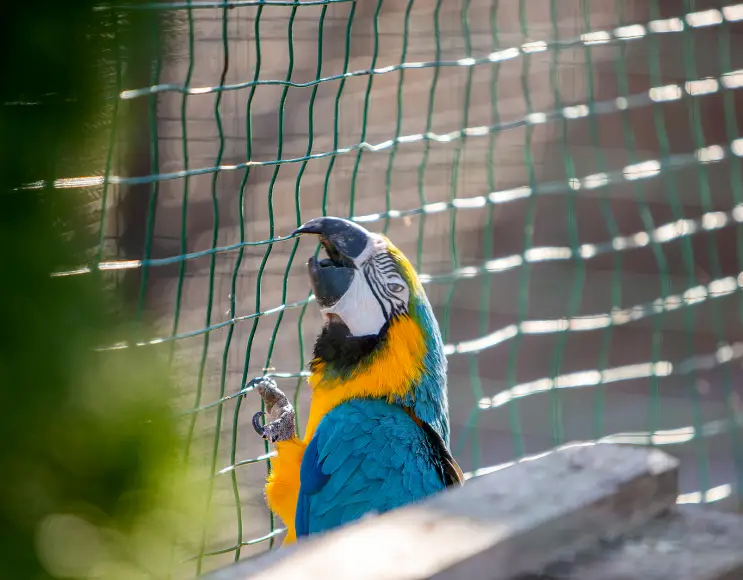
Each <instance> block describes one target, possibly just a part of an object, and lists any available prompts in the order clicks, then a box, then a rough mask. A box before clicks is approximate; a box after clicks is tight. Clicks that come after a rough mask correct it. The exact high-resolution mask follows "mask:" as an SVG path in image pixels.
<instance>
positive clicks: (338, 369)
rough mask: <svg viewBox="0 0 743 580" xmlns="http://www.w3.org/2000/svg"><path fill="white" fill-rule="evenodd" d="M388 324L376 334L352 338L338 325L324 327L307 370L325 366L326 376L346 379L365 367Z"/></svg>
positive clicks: (385, 333) (348, 332)
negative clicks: (316, 366) (318, 364)
mask: <svg viewBox="0 0 743 580" xmlns="http://www.w3.org/2000/svg"><path fill="white" fill-rule="evenodd" d="M388 327H389V325H388V324H385V325H384V327H382V330H381V331H380V333H379V334H373V335H368V336H352V335H351V332H350V331H349V330H348V327H347V326H346V325H345V324H343V323H342V322H339V321H331V322H330V323H328V324H327V325H325V326H324V327H323V329H322V332H321V333H320V336H318V337H317V340H316V341H315V348H314V357H315V358H314V360H313V361H312V362H311V363H310V370H311V371H314V370H315V364H316V363H317V362H323V363H325V371H326V373H327V372H328V371H330V373H332V374H335V375H340V376H341V377H345V376H349V375H350V374H351V373H352V372H353V371H355V370H358V369H359V368H360V367H363V366H364V365H365V364H367V363H369V362H370V360H371V356H372V355H373V354H374V352H375V351H376V350H377V349H378V348H379V347H380V346H381V345H382V343H383V342H384V339H385V337H386V335H387V328H388Z"/></svg>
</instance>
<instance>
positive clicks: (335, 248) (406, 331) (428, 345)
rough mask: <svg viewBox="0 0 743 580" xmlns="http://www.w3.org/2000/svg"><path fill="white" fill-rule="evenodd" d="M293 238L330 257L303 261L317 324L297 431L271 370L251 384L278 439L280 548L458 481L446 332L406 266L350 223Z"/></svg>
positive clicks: (256, 421) (275, 492)
mask: <svg viewBox="0 0 743 580" xmlns="http://www.w3.org/2000/svg"><path fill="white" fill-rule="evenodd" d="M294 233H295V234H314V235H317V236H319V239H320V243H321V244H322V246H323V247H324V249H325V252H326V253H327V258H324V259H316V258H313V257H311V258H309V260H308V262H307V268H308V271H309V279H310V284H311V286H312V290H313V292H314V295H315V297H316V300H317V304H318V305H319V308H320V312H321V313H322V316H323V321H324V326H323V328H322V331H321V332H320V334H319V336H318V337H317V340H316V342H315V345H314V357H313V359H312V361H311V363H310V365H309V369H310V376H309V378H308V382H309V384H310V387H311V403H310V409H309V419H308V422H307V428H306V431H305V435H304V438H302V439H300V438H298V437H297V436H296V435H295V414H294V409H293V407H292V405H291V404H290V403H289V401H288V400H287V398H286V396H285V395H284V394H283V393H282V392H281V391H280V390H279V389H278V387H277V386H276V383H275V382H274V381H273V380H272V379H270V378H268V377H260V378H258V379H256V383H255V385H254V386H255V387H256V390H257V391H258V392H259V394H260V395H261V397H262V398H263V400H264V403H265V409H266V411H267V412H268V419H270V421H269V422H268V423H267V424H266V425H265V426H262V425H261V417H262V416H263V415H264V413H263V412H259V413H256V414H255V415H254V416H253V427H254V428H255V430H256V431H257V432H258V434H259V435H261V436H262V437H263V438H264V439H266V440H268V441H270V442H271V443H275V445H276V450H277V455H276V456H275V457H274V458H273V459H272V461H271V469H270V474H269V476H268V478H267V481H266V487H265V494H266V500H267V503H268V506H269V508H270V509H271V510H272V511H273V512H274V513H275V514H276V515H278V516H279V517H280V518H281V519H282V520H283V522H284V524H285V525H286V527H287V535H286V538H285V540H284V543H285V544H286V543H291V542H294V541H295V540H296V539H297V538H300V537H303V536H307V535H310V534H315V533H319V532H324V531H326V530H330V529H332V528H335V527H337V526H340V525H342V524H345V523H348V522H351V521H353V520H356V519H358V518H360V517H361V516H363V515H364V514H366V513H370V512H376V513H382V512H385V511H387V510H390V509H393V508H396V507H399V506H402V505H405V504H408V503H410V502H414V501H417V500H420V499H422V498H424V497H426V496H428V495H430V494H433V493H436V492H438V491H440V490H443V489H444V488H445V487H447V486H450V485H462V484H463V483H464V476H463V474H462V470H461V469H460V468H459V465H458V464H457V462H456V461H455V460H454V458H453V457H452V455H451V452H450V450H449V417H448V402H447V392H446V368H447V365H446V358H445V356H444V351H443V343H442V339H441V333H440V331H439V327H438V324H437V322H436V319H435V317H434V314H433V311H432V309H431V305H430V304H429V302H428V299H427V297H426V294H425V292H424V290H423V287H422V285H421V283H420V280H419V279H418V276H417V274H416V272H415V270H414V269H413V267H412V265H411V264H410V262H409V261H408V260H407V258H405V256H404V255H403V253H402V252H401V251H400V250H399V249H397V248H396V247H395V246H394V245H393V244H392V243H391V242H390V241H389V240H388V239H387V238H386V237H385V236H382V235H379V234H375V233H371V232H369V231H367V230H366V229H365V228H363V227H361V226H360V225H358V224H356V223H354V222H351V221H348V220H345V219H341V218H336V217H320V218H315V219H312V220H310V221H308V222H307V223H305V224H304V225H303V226H301V227H300V228H298V229H297V230H296V231H295V232H294Z"/></svg>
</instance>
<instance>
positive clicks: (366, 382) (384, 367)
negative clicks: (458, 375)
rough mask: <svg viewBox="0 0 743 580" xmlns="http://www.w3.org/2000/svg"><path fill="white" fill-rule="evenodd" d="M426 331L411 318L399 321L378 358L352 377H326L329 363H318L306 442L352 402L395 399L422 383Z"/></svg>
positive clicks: (375, 357)
mask: <svg viewBox="0 0 743 580" xmlns="http://www.w3.org/2000/svg"><path fill="white" fill-rule="evenodd" d="M424 355H425V342H424V337H423V331H422V330H421V328H420V327H419V326H418V324H416V323H415V322H414V321H413V320H412V319H411V318H410V317H409V316H402V317H400V318H398V319H396V320H395V321H394V322H393V323H392V324H391V325H390V327H389V329H388V330H387V336H386V338H385V341H384V344H383V345H382V347H381V348H380V350H379V351H378V352H377V353H376V354H375V355H374V359H373V360H372V361H371V363H370V364H367V365H366V366H365V367H364V368H363V369H359V370H358V371H357V372H355V373H354V374H353V375H351V376H350V377H348V378H345V379H340V378H331V377H325V376H324V371H325V363H323V362H315V363H314V372H313V373H312V374H311V375H310V377H309V379H308V382H309V383H310V386H311V387H312V402H311V404H310V416H309V419H308V422H307V430H306V432H305V436H304V440H305V441H309V440H310V439H312V436H313V435H314V434H315V429H317V425H318V424H319V423H320V420H321V419H322V418H323V417H324V416H325V415H326V414H327V413H328V412H329V411H330V410H331V409H333V408H335V407H337V406H338V405H340V404H341V403H344V402H345V401H348V400H349V399H356V398H362V397H374V398H387V399H388V400H390V401H391V400H392V399H394V397H396V396H403V395H405V394H406V393H407V392H408V391H409V390H410V387H411V385H413V384H415V383H417V382H418V380H419V379H420V376H421V372H422V367H423V356H424Z"/></svg>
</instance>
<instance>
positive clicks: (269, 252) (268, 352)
mask: <svg viewBox="0 0 743 580" xmlns="http://www.w3.org/2000/svg"><path fill="white" fill-rule="evenodd" d="M134 8H136V9H145V10H162V11H169V12H171V13H172V14H173V19H174V21H175V22H177V27H176V29H177V31H178V32H177V34H176V35H175V37H174V39H173V41H172V42H171V45H172V46H169V47H168V49H167V50H165V49H163V51H162V54H161V57H160V58H159V59H158V60H157V61H156V62H154V63H152V67H151V68H150V69H149V70H148V71H146V74H144V75H143V84H142V86H141V87H124V86H120V85H119V86H118V95H117V99H116V114H118V111H119V109H120V108H123V107H132V108H133V107H136V106H142V107H145V106H146V116H147V119H148V121H149V122H148V125H147V127H146V128H145V127H139V128H137V131H138V132H139V133H141V134H144V132H145V131H146V133H147V134H146V136H143V137H142V138H141V142H140V145H141V146H142V147H143V148H144V150H145V151H146V155H145V154H143V155H142V159H140V163H139V165H137V166H136V167H133V168H132V167H126V168H117V163H116V155H115V154H114V150H115V149H116V148H117V146H118V145H120V142H121V135H120V133H121V132H122V128H121V127H119V126H118V125H117V124H116V123H114V125H113V127H114V129H113V134H112V136H111V141H110V145H109V156H108V167H107V170H106V174H105V175H104V176H101V177H94V178H81V179H71V180H61V181H60V183H59V184H58V185H59V186H60V187H80V186H91V185H99V186H101V187H102V190H103V197H102V210H103V211H102V212H101V224H100V225H101V240H100V248H99V251H98V254H97V259H96V260H95V263H93V264H91V265H89V266H87V267H86V268H83V269H81V270H80V271H81V272H85V271H89V270H91V269H99V270H102V271H114V272H116V273H118V274H123V275H124V276H126V275H130V274H131V275H132V276H133V279H134V280H136V283H137V287H138V289H137V290H136V292H135V293H136V297H137V301H138V304H139V313H140V316H142V317H148V318H152V319H154V320H155V321H156V322H157V326H158V327H159V328H160V329H161V331H162V333H161V334H160V335H159V336H156V337H142V339H141V342H140V343H139V345H140V346H142V347H150V346H153V345H156V344H162V343H166V344H165V346H166V347H167V348H168V349H169V352H170V355H171V358H172V361H173V367H174V370H175V372H180V373H182V375H183V376H182V380H181V383H182V385H183V397H184V402H183V406H184V409H185V411H184V429H185V432H186V437H187V442H188V443H187V449H185V450H184V453H185V457H186V458H187V459H188V460H189V461H191V462H201V463H202V464H205V465H207V466H208V469H209V470H210V473H212V474H213V479H212V482H211V484H210V485H211V493H210V497H211V503H210V505H209V506H205V510H206V512H205V513H207V514H208V516H209V518H210V520H211V521H212V522H214V523H216V525H215V526H214V527H215V528H216V529H217V532H216V533H209V534H207V532H206V530H205V532H204V537H203V538H202V543H201V545H200V546H198V547H196V549H195V553H194V561H195V566H196V569H197V570H202V569H204V568H212V567H216V566H218V565H221V564H224V563H226V562H228V561H231V560H232V559H239V558H241V557H245V556H248V555H252V554H255V553H258V552H260V551H263V550H264V549H266V548H267V547H269V546H272V545H274V542H275V540H276V539H277V538H278V537H279V536H280V534H281V532H282V528H281V527H280V522H278V521H275V520H274V519H273V517H272V516H271V515H270V514H269V512H268V511H267V509H266V508H265V505H264V502H263V497H262V481H263V479H264V478H265V475H266V473H267V467H268V466H269V464H270V457H271V453H270V449H269V448H268V447H267V446H266V445H265V444H264V443H263V442H261V441H260V440H259V439H258V438H257V437H256V436H255V435H254V434H253V432H252V430H251V429H250V428H249V418H250V416H251V415H252V413H253V412H254V411H255V410H258V405H259V404H260V401H259V398H258V397H257V395H253V394H251V392H250V388H249V387H247V386H246V385H247V384H248V381H249V380H250V379H251V378H252V377H253V376H256V375H260V374H263V373H264V372H265V373H267V374H270V375H272V376H274V377H275V378H277V380H279V381H280V386H281V387H282V388H284V389H285V390H286V391H288V392H289V393H291V395H292V396H293V398H294V403H295V406H296V407H298V409H299V417H300V425H299V427H300V431H301V427H302V424H301V423H302V421H301V418H302V417H303V416H304V413H306V408H307V401H308V393H307V387H306V385H305V384H304V380H303V377H304V375H305V369H306V363H307V362H308V358H307V357H308V355H309V352H308V351H309V349H310V346H311V344H312V340H313V336H314V335H315V334H316V333H317V332H318V330H319V328H320V324H321V322H320V319H319V316H318V313H317V312H316V311H315V309H313V308H312V307H311V303H312V296H311V294H309V285H308V283H307V280H306V276H305V273H304V267H303V264H304V258H305V256H306V255H309V254H311V253H312V252H313V251H315V250H316V248H314V247H310V246H309V245H308V246H306V247H305V246H304V244H308V243H309V242H302V244H303V245H302V247H301V248H300V242H299V240H297V239H293V238H290V237H289V236H288V235H287V234H288V233H289V232H291V231H292V229H293V228H294V227H296V226H297V225H299V224H301V223H303V222H304V221H306V220H307V219H309V218H311V217H315V216H317V215H321V214H330V215H341V216H349V217H352V218H353V219H355V220H357V221H358V222H360V223H363V224H365V225H366V226H367V227H369V228H370V229H376V230H377V231H383V232H385V233H387V234H388V235H389V237H390V238H391V239H392V240H393V241H394V242H395V243H396V245H398V246H399V247H401V248H402V249H403V250H404V251H405V252H406V253H407V255H408V256H409V257H410V258H411V260H412V261H413V262H414V264H415V265H416V267H417V269H418V271H419V272H420V273H421V278H422V280H423V282H424V284H425V288H426V290H427V292H428V294H429V297H430V298H431V301H432V304H433V305H434V308H435V310H436V313H437V316H438V318H439V322H440V324H441V327H442V332H443V334H444V338H445V342H446V352H447V355H448V357H449V364H450V376H449V383H450V386H449V388H450V398H451V416H452V425H453V450H454V452H455V455H456V456H457V458H458V459H459V461H460V463H461V464H462V465H463V467H464V468H465V469H466V470H468V471H469V472H470V474H472V473H479V472H482V471H483V470H487V469H490V468H492V466H493V465H498V464H501V463H503V462H507V461H511V460H514V459H519V458H522V457H524V456H525V455H526V454H529V453H536V452H540V451H544V450H546V449H549V448H550V447H552V446H554V445H558V444H561V443H564V442H566V441H567V440H571V439H594V440H607V441H616V442H622V443H630V444H642V445H647V444H651V445H668V446H669V449H670V450H671V452H673V453H675V454H677V455H679V456H680V457H681V458H682V465H683V466H684V470H683V473H682V487H683V488H684V489H683V491H684V495H683V496H682V498H681V500H682V501H711V500H715V499H723V498H725V497H727V496H729V497H731V498H733V497H736V496H739V495H740V492H741V491H743V447H741V440H740V425H741V413H743V397H742V395H743V390H741V389H740V387H739V384H740V378H741V372H740V368H741V365H740V362H741V359H743V333H742V332H741V327H740V320H741V316H742V315H743V303H740V302H738V294H739V292H740V289H741V286H742V285H743V247H742V246H741V243H743V240H742V239H741V237H740V231H741V230H740V227H739V224H740V223H741V222H742V221H743V189H742V188H743V182H741V161H740V158H741V156H743V139H741V138H740V136H739V121H738V118H737V105H738V103H739V100H740V97H739V91H738V89H740V88H741V87H743V63H740V62H737V61H738V60H741V59H743V50H740V48H741V47H740V46H739V43H741V40H740V34H741V27H740V26H739V24H738V23H739V22H743V5H735V4H732V3H725V2H706V3H701V2H696V3H695V2H693V1H686V2H682V3H679V2H665V1H662V0H654V1H652V2H644V1H638V2H622V1H619V0H571V1H561V2H557V1H556V0H552V1H551V2H546V1H543V0H538V1H536V0H535V1H529V0H519V2H498V1H497V0H492V1H491V0H461V1H458V2H448V1H447V2H444V1H443V0H437V1H436V2H423V1H421V0H418V1H417V2H416V1H415V0H373V1H372V0H369V1H368V2H363V3H362V2H355V1H352V0H312V1H304V2H293V1H272V0H265V1H260V0H256V1H252V0H239V1H234V2H200V1H197V0H193V1H191V0H187V1H185V2H172V3H154V4H145V5H140V6H136V7H134ZM739 69H741V70H739ZM145 103H146V105H145ZM117 132H119V133H117ZM145 137H146V138H145ZM145 142H146V143H145ZM144 145H146V147H144ZM116 169H119V171H118V173H120V175H117V174H116V173H117V171H116ZM131 198H136V199H137V203H134V204H132V203H129V202H127V200H130V199H131ZM118 346H121V345H118ZM130 346H131V345H130ZM190 565H194V563H193V562H192V563H191V564H190Z"/></svg>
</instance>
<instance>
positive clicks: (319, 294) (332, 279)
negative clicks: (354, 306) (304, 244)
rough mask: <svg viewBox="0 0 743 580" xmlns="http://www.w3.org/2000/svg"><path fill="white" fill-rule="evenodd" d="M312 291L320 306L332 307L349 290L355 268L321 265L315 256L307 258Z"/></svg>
mask: <svg viewBox="0 0 743 580" xmlns="http://www.w3.org/2000/svg"><path fill="white" fill-rule="evenodd" d="M307 270H308V273H309V275H310V284H311V285H312V291H313V292H314V294H315V298H317V303H318V305H319V306H320V308H330V307H331V306H333V305H334V304H335V303H337V302H338V301H339V300H340V299H341V298H342V297H343V295H344V294H345V293H346V292H348V289H349V288H350V287H351V282H353V276H354V272H355V270H353V269H352V268H343V267H335V266H320V264H319V263H318V261H317V260H316V259H315V258H314V257H310V259H309V260H307Z"/></svg>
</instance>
